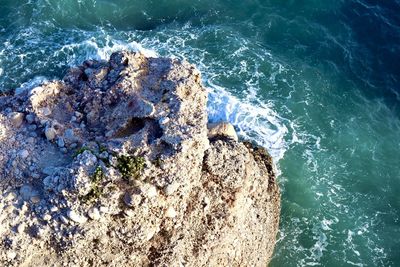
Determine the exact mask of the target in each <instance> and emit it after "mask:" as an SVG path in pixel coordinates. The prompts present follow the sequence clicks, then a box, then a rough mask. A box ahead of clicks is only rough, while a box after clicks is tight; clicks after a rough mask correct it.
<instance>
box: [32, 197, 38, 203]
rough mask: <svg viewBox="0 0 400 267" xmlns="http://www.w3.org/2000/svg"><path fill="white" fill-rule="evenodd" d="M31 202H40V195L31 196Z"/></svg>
mask: <svg viewBox="0 0 400 267" xmlns="http://www.w3.org/2000/svg"><path fill="white" fill-rule="evenodd" d="M31 202H32V203H33V204H37V203H39V202H40V197H39V196H33V197H31Z"/></svg>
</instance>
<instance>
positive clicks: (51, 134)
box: [44, 127, 56, 141]
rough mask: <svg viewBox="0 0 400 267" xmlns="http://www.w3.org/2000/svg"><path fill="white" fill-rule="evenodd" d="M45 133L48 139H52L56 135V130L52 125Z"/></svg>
mask: <svg viewBox="0 0 400 267" xmlns="http://www.w3.org/2000/svg"><path fill="white" fill-rule="evenodd" d="M44 134H45V135H46V138H47V140H49V141H51V140H53V139H54V138H55V137H56V130H54V128H52V127H47V128H46V130H45V131H44Z"/></svg>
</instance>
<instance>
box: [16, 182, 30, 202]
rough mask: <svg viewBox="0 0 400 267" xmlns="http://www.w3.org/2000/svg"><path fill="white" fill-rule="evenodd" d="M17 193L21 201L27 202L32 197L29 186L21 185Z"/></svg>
mask: <svg viewBox="0 0 400 267" xmlns="http://www.w3.org/2000/svg"><path fill="white" fill-rule="evenodd" d="M19 193H20V195H21V197H22V199H23V200H25V201H27V200H29V199H30V198H31V196H32V187H31V186H30V185H23V186H21V188H20V189H19Z"/></svg>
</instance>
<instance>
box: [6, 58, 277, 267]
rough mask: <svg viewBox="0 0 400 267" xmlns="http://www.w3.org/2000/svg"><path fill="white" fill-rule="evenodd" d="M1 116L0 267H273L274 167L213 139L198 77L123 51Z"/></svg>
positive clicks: (233, 142) (216, 133) (233, 140)
mask: <svg viewBox="0 0 400 267" xmlns="http://www.w3.org/2000/svg"><path fill="white" fill-rule="evenodd" d="M0 103H2V105H1V106H0V126H1V128H2V129H5V130H4V132H5V131H7V138H2V139H1V142H0V189H1V192H2V194H1V195H0V207H1V209H2V212H1V215H0V219H1V220H0V235H1V236H2V237H3V242H0V265H1V266H34V265H37V266H70V265H71V264H72V265H74V266H75V265H76V266H92V265H95V266H266V265H267V264H268V262H269V260H270V258H271V255H272V252H273V249H274V245H275V236H276V234H277V231H278V225H279V213H280V193H279V188H278V185H277V183H276V179H275V174H274V171H273V163H272V159H271V157H270V156H269V155H268V153H267V151H265V150H264V149H263V148H260V147H257V146H255V145H252V144H250V143H243V142H239V141H238V137H237V134H236V132H235V130H234V127H233V126H232V125H231V124H229V123H225V122H222V123H218V124H210V125H208V127H207V117H208V116H207V112H206V103H207V92H206V89H205V88H204V86H203V85H202V84H201V77H200V73H199V71H198V70H197V69H196V68H195V67H194V66H193V65H191V64H189V63H188V62H186V61H181V60H178V59H171V58H149V57H145V56H144V55H143V54H141V53H134V52H126V51H122V52H117V53H114V54H112V55H111V57H110V60H109V61H97V60H88V61H85V62H84V63H83V64H82V65H81V66H78V67H75V68H73V69H71V70H70V71H69V72H68V73H67V75H66V76H65V77H64V79H63V80H62V81H48V82H45V83H43V84H41V85H40V86H38V87H36V88H35V89H33V90H32V91H30V92H28V91H24V92H19V94H16V95H14V96H7V97H3V98H0ZM20 111H23V113H22V112H20ZM9 114H11V115H9ZM24 114H28V115H26V116H25V115H24ZM24 117H25V118H26V121H27V122H28V123H25V124H24V123H23V118H24ZM33 124H35V127H34V128H32V129H31V130H30V131H29V130H27V129H28V128H26V127H30V126H32V125H33ZM36 124H37V125H36ZM36 126H37V127H36ZM32 131H34V132H35V133H37V134H36V135H32ZM49 141H51V142H49ZM18 151H23V153H22V152H21V153H19V154H18ZM14 192H19V196H18V199H19V200H18V204H15V203H16V200H15V199H14V198H13V197H9V196H10V195H11V194H14V195H15V193H14ZM16 197H17V196H16ZM33 197H34V199H33ZM20 225H23V226H25V225H26V227H19V226H20ZM32 255H41V257H32Z"/></svg>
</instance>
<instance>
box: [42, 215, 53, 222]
mask: <svg viewBox="0 0 400 267" xmlns="http://www.w3.org/2000/svg"><path fill="white" fill-rule="evenodd" d="M43 220H45V221H50V220H51V215H50V214H46V215H44V216H43Z"/></svg>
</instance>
